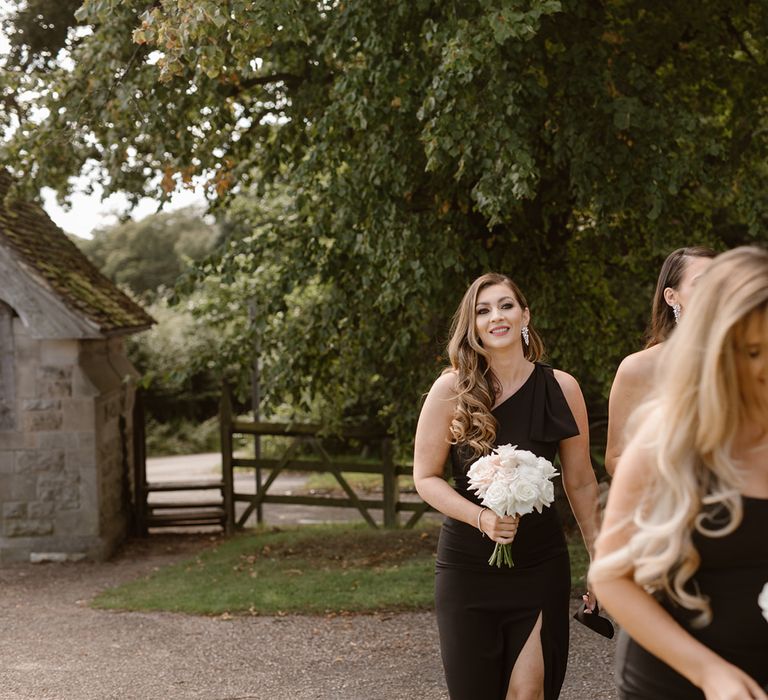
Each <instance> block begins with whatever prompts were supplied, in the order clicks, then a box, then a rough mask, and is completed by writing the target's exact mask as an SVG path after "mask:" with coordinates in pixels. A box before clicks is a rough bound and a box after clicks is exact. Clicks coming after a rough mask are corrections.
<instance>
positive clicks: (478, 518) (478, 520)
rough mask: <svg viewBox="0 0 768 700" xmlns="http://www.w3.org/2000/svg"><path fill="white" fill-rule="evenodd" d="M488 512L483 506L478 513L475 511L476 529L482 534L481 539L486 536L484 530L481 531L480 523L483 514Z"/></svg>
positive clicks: (481, 525)
mask: <svg viewBox="0 0 768 700" xmlns="http://www.w3.org/2000/svg"><path fill="white" fill-rule="evenodd" d="M486 510H488V509H487V508H486V507H485V506H482V507H481V508H480V510H479V511H477V529H478V530H480V532H482V533H483V537H485V536H486V534H485V530H483V523H482V517H483V513H485V511H486Z"/></svg>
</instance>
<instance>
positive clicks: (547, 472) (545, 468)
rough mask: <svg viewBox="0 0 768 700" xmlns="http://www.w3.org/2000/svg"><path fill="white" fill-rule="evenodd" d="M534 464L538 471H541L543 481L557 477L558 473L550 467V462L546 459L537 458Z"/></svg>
mask: <svg viewBox="0 0 768 700" xmlns="http://www.w3.org/2000/svg"><path fill="white" fill-rule="evenodd" d="M536 463H537V465H538V467H539V469H540V470H541V474H542V476H543V477H544V478H545V479H551V478H552V477H555V476H557V475H558V472H557V471H556V470H555V468H554V467H553V466H552V462H550V461H549V460H548V459H544V457H539V458H538V459H537V460H536Z"/></svg>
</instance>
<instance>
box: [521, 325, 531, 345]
mask: <svg viewBox="0 0 768 700" xmlns="http://www.w3.org/2000/svg"><path fill="white" fill-rule="evenodd" d="M520 332H521V333H522V334H523V342H524V343H525V347H528V346H529V345H530V343H531V339H530V336H529V334H528V326H523V327H522V328H521V329H520Z"/></svg>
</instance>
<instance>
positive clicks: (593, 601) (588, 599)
mask: <svg viewBox="0 0 768 700" xmlns="http://www.w3.org/2000/svg"><path fill="white" fill-rule="evenodd" d="M581 599H582V600H583V601H584V612H586V613H589V614H590V615H591V614H592V613H593V612H594V611H595V607H596V606H597V598H595V594H594V593H592V591H587V592H586V593H585V594H584V595H583V596H581Z"/></svg>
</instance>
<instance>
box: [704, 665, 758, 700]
mask: <svg viewBox="0 0 768 700" xmlns="http://www.w3.org/2000/svg"><path fill="white" fill-rule="evenodd" d="M701 689H702V690H703V691H704V695H705V697H706V698H707V700H768V695H766V693H765V691H764V690H762V688H760V686H759V685H758V684H757V683H756V682H755V681H754V679H752V678H751V677H750V676H748V675H747V674H746V673H744V671H742V670H741V669H740V668H737V667H736V666H733V665H732V664H729V663H728V662H726V661H722V662H721V663H715V664H707V665H706V667H705V668H704V671H703V676H702V682H701Z"/></svg>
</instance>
